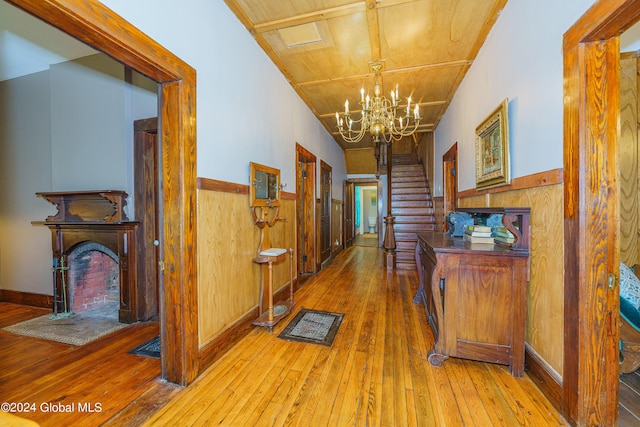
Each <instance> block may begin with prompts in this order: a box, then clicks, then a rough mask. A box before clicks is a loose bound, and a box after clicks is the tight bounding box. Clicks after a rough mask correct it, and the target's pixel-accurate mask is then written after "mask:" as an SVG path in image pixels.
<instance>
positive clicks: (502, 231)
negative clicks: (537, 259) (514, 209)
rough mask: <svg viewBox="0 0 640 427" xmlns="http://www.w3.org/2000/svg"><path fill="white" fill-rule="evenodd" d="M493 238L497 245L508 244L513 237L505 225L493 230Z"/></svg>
mask: <svg viewBox="0 0 640 427" xmlns="http://www.w3.org/2000/svg"><path fill="white" fill-rule="evenodd" d="M493 239H494V240H495V242H496V244H498V245H505V246H510V245H511V244H512V243H513V242H514V240H515V237H514V236H513V233H511V232H510V231H509V230H507V228H506V227H502V226H500V227H496V229H495V230H493Z"/></svg>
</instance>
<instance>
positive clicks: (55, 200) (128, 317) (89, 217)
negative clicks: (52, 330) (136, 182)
mask: <svg viewBox="0 0 640 427" xmlns="http://www.w3.org/2000/svg"><path fill="white" fill-rule="evenodd" d="M36 195H37V196H39V197H43V198H44V199H46V200H48V201H49V202H50V203H52V204H54V205H56V206H57V207H58V213H57V214H56V215H53V216H49V217H48V218H47V219H46V220H45V221H34V222H32V224H33V225H44V226H46V227H48V228H49V229H50V230H51V248H52V251H53V260H54V263H53V264H54V266H58V265H59V264H58V261H59V260H61V259H63V257H64V258H66V256H67V255H68V254H69V253H70V252H71V251H72V250H73V249H74V248H75V247H76V246H77V245H79V244H82V243H89V242H93V243H98V244H101V245H104V246H105V247H107V248H109V249H110V250H111V251H113V252H114V253H115V254H116V255H117V256H118V266H119V273H120V309H119V311H118V318H119V320H120V322H122V323H132V322H135V321H137V320H143V319H141V318H140V316H142V313H138V312H137V311H138V310H137V304H136V302H137V294H138V290H137V286H138V283H137V282H138V280H137V252H138V251H137V239H136V235H137V228H138V225H139V221H129V220H128V218H127V215H126V213H125V212H124V207H125V206H126V198H127V193H126V192H124V191H116V190H104V191H69V192H51V193H36ZM62 283H69V277H68V271H67V270H64V269H61V268H55V269H54V286H55V289H54V295H58V296H60V295H62V292H63V289H62ZM65 293H66V297H67V301H68V300H69V290H68V289H66V291H65ZM61 301H62V298H59V297H57V298H55V301H54V312H56V313H58V312H59V311H60V309H61Z"/></svg>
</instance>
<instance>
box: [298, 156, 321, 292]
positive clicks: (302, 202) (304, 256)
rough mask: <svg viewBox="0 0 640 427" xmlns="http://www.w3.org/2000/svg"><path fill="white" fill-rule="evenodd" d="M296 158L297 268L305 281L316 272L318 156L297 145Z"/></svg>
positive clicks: (299, 277)
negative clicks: (316, 180) (316, 183)
mask: <svg viewBox="0 0 640 427" xmlns="http://www.w3.org/2000/svg"><path fill="white" fill-rule="evenodd" d="M296 158H297V164H296V219H297V229H296V243H297V260H298V261H297V264H298V265H297V268H298V279H299V280H300V279H302V280H304V279H305V277H309V275H310V274H315V272H316V251H315V248H316V244H315V236H316V233H315V230H316V221H315V186H316V185H315V179H316V156H314V155H313V154H311V153H310V152H309V151H307V150H306V149H305V148H304V147H302V146H301V145H297V146H296ZM305 275H306V276H305Z"/></svg>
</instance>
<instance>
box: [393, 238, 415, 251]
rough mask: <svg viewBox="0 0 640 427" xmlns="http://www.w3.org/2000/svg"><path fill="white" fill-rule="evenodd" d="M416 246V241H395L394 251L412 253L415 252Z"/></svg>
mask: <svg viewBox="0 0 640 427" xmlns="http://www.w3.org/2000/svg"><path fill="white" fill-rule="evenodd" d="M417 244H418V241H417V240H401V241H399V242H398V241H396V251H403V252H409V251H410V252H412V253H414V252H415V250H416V245H417Z"/></svg>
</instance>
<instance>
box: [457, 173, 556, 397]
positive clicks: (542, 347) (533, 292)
mask: <svg viewBox="0 0 640 427" xmlns="http://www.w3.org/2000/svg"><path fill="white" fill-rule="evenodd" d="M562 177H563V174H562V171H561V170H552V171H548V172H543V173H540V174H535V175H531V176H527V177H522V178H517V179H514V180H512V182H511V184H510V185H508V186H502V187H498V188H495V189H491V190H481V191H477V190H466V191H464V192H461V193H459V196H460V199H459V206H460V207H485V206H486V207H497V206H527V207H530V208H531V266H530V282H529V286H528V288H527V328H526V332H525V340H526V342H527V345H528V349H533V353H532V352H531V351H528V352H527V358H528V361H527V363H528V366H529V367H531V368H533V369H534V371H535V372H537V374H536V377H539V378H544V379H543V380H541V381H540V382H539V383H538V384H539V385H540V387H543V388H545V392H547V394H548V395H549V396H552V397H553V396H555V395H556V394H558V393H559V388H560V387H561V384H560V383H559V379H560V378H562V374H563V361H564V352H563V349H564V335H563V330H564V302H563V295H564V251H563V247H564V240H563V238H564V232H563V223H564V221H563V216H562V215H563V190H564V187H563V184H562Z"/></svg>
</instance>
